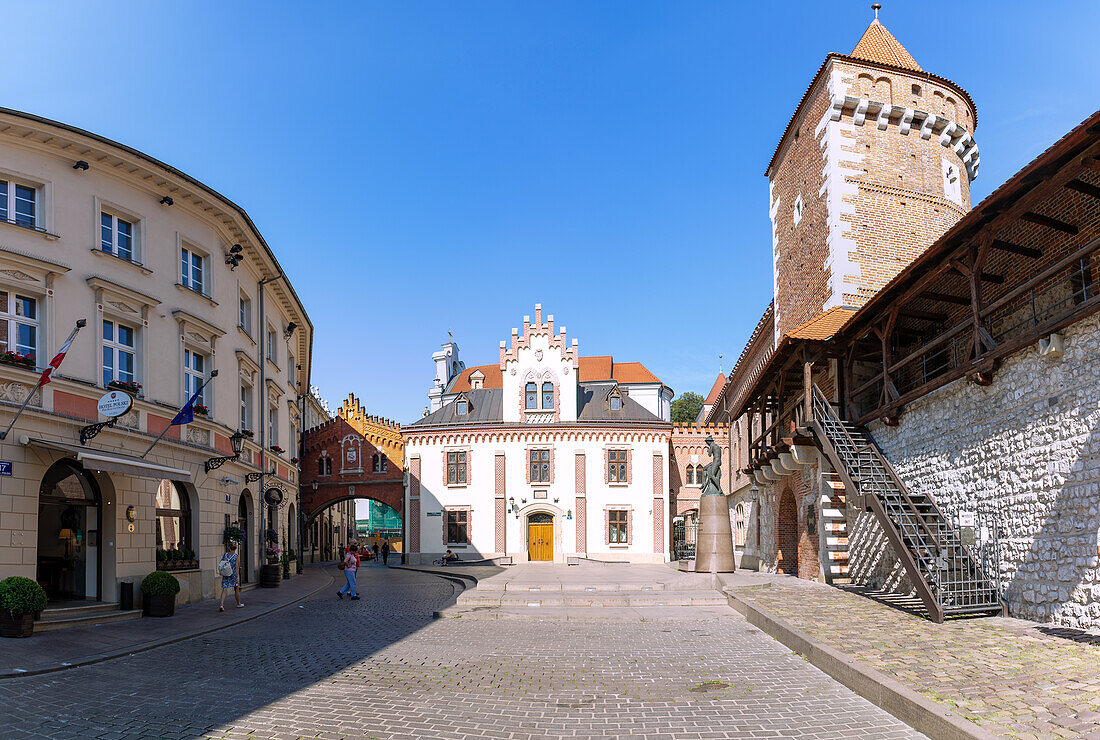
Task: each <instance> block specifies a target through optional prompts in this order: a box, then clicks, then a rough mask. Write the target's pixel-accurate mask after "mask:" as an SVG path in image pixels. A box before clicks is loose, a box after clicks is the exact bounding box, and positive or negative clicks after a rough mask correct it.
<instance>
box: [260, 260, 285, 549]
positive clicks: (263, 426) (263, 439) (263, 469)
mask: <svg viewBox="0 0 1100 740" xmlns="http://www.w3.org/2000/svg"><path fill="white" fill-rule="evenodd" d="M283 277H284V276H283V273H282V271H281V270H280V271H279V274H278V275H275V276H273V277H269V278H263V279H262V280H260V282H259V283H258V284H257V291H256V292H257V293H259V299H260V326H259V332H258V333H259V335H260V341H259V343H258V344H259V358H258V359H259V362H260V393H259V396H260V409H259V411H260V413H259V421H260V532H261V533H262V534H261V536H260V542H261V543H262V547H261V548H260V558H262V559H263V561H264V562H265V563H266V562H267V555H266V552H267V515H266V514H267V512H266V511H265V510H266V508H267V502H266V501H264V483H265V480H264V478H266V477H267V413H268V412H267V349H266V342H267V322H266V321H265V320H264V286H265V285H267V284H268V283H273V282H275V281H276V280H281V279H282V278H283Z"/></svg>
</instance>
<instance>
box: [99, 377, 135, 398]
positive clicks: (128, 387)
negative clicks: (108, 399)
mask: <svg viewBox="0 0 1100 740" xmlns="http://www.w3.org/2000/svg"><path fill="white" fill-rule="evenodd" d="M107 387H108V388H114V389H115V390H120V391H122V392H123V393H129V394H130V395H131V396H136V395H137V394H139V393H141V383H135V382H133V381H126V380H112V381H111V382H110V383H108V384H107Z"/></svg>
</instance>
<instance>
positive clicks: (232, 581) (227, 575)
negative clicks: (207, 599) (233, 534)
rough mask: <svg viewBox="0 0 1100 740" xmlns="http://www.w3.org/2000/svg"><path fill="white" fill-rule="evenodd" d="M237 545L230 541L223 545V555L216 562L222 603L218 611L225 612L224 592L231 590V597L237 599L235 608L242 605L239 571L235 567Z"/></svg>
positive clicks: (236, 566)
mask: <svg viewBox="0 0 1100 740" xmlns="http://www.w3.org/2000/svg"><path fill="white" fill-rule="evenodd" d="M237 563H238V557H237V543H236V542H233V541H232V540H230V541H229V542H226V543H225V554H224V555H222V557H221V560H219V561H218V573H219V574H220V575H221V577H222V603H221V605H220V606H219V607H218V611H220V612H224V611H225V592H226V591H228V590H229V589H233V596H234V597H235V598H236V599H237V608H238V609H240V608H241V607H242V606H244V604H243V603H242V602H241V571H240V568H239V567H238V565H237Z"/></svg>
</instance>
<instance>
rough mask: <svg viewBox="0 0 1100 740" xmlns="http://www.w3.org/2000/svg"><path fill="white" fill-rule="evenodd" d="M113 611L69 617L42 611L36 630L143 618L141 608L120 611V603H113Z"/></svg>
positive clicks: (35, 626) (48, 630) (60, 628)
mask: <svg viewBox="0 0 1100 740" xmlns="http://www.w3.org/2000/svg"><path fill="white" fill-rule="evenodd" d="M113 606H114V609H113V610H112V611H105V612H98V613H92V614H79V615H75V616H67V617H56V616H54V617H48V616H47V615H46V612H42V619H39V620H37V621H35V623H34V631H35V632H51V631H53V630H63V629H69V628H71V627H92V626H94V625H98V624H110V623H112V622H125V621H127V620H130V619H141V609H131V610H130V611H125V612H123V611H119V610H118V605H117V604H115V605H113Z"/></svg>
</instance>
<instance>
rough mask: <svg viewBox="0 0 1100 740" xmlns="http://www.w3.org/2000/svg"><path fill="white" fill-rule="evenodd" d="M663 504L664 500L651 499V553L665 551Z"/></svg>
mask: <svg viewBox="0 0 1100 740" xmlns="http://www.w3.org/2000/svg"><path fill="white" fill-rule="evenodd" d="M664 512H665V502H664V499H660V498H656V497H655V498H654V499H653V552H664V551H665V518H664Z"/></svg>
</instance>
